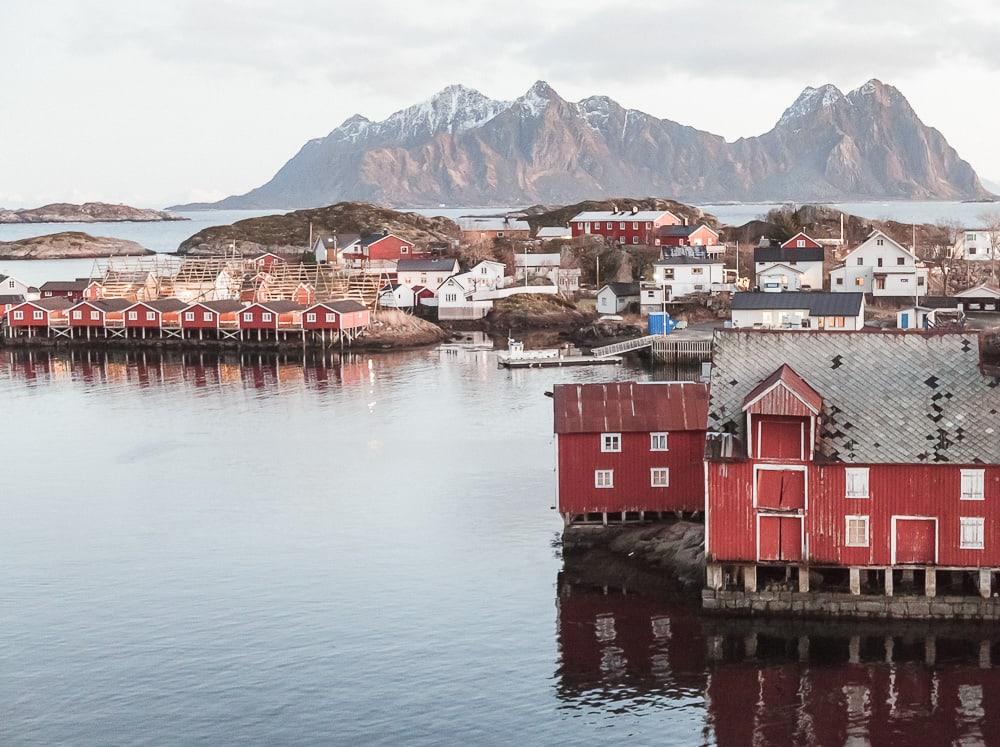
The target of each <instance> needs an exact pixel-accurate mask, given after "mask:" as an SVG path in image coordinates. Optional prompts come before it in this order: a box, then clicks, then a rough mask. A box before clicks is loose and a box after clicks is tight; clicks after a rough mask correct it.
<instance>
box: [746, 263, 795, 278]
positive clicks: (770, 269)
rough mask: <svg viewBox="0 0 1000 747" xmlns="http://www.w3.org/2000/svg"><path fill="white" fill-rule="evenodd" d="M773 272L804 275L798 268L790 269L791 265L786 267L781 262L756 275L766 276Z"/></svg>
mask: <svg viewBox="0 0 1000 747" xmlns="http://www.w3.org/2000/svg"><path fill="white" fill-rule="evenodd" d="M775 270H785V271H787V272H794V273H795V274H796V275H804V274H805V273H804V272H803V271H802V270H800V269H799V268H798V267H792V266H791V265H786V264H784V263H783V262H782V263H779V264H776V265H771V266H770V267H768V268H767V269H765V270H761V271H760V272H758V273H757V275H758V276H760V275H767V274H769V273H772V272H774V271H775Z"/></svg>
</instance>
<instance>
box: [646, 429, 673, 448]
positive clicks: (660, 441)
mask: <svg viewBox="0 0 1000 747" xmlns="http://www.w3.org/2000/svg"><path fill="white" fill-rule="evenodd" d="M649 450H650V451H669V448H668V447H667V434H666V433H650V434H649Z"/></svg>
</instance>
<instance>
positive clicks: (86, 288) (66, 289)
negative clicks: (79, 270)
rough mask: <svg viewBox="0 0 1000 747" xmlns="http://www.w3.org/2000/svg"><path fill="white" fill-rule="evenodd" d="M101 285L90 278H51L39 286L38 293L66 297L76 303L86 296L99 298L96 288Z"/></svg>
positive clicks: (51, 296) (44, 296)
mask: <svg viewBox="0 0 1000 747" xmlns="http://www.w3.org/2000/svg"><path fill="white" fill-rule="evenodd" d="M99 287H100V284H99V283H98V282H97V281H94V280H90V279H89V278H80V279H77V280H49V281H48V282H45V283H42V284H41V285H40V286H39V288H38V293H39V295H40V296H41V297H42V298H66V299H68V300H70V301H72V302H73V303H76V302H77V301H81V300H83V299H84V298H91V299H94V298H98V294H97V292H96V289H97V288H99Z"/></svg>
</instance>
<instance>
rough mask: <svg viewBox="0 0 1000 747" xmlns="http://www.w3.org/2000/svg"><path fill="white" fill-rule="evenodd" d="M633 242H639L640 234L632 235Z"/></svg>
mask: <svg viewBox="0 0 1000 747" xmlns="http://www.w3.org/2000/svg"><path fill="white" fill-rule="evenodd" d="M632 243H633V244H638V243H639V237H638V236H633V237H632Z"/></svg>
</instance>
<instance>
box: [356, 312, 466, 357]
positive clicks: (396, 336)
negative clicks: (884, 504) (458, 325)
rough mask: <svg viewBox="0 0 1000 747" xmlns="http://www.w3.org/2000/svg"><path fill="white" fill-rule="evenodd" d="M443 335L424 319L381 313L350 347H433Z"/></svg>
mask: <svg viewBox="0 0 1000 747" xmlns="http://www.w3.org/2000/svg"><path fill="white" fill-rule="evenodd" d="M447 336H448V335H447V333H446V332H445V331H444V330H443V329H441V328H440V327H439V326H437V325H436V324H434V323H432V322H428V321H427V320H425V319H421V318H419V317H416V316H413V315H412V314H407V313H406V312H403V311H396V310H393V309H384V310H382V311H379V312H378V313H376V314H375V318H374V319H373V320H372V326H371V327H370V328H369V329H367V330H365V333H364V334H363V335H362V336H361V337H360V338H358V340H357V341H356V342H355V343H354V344H353V347H355V348H365V349H383V350H392V349H399V348H412V347H419V346H422V345H436V344H437V343H439V342H442V341H443V340H444V339H445V338H446V337H447Z"/></svg>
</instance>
